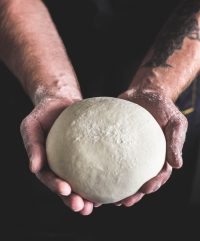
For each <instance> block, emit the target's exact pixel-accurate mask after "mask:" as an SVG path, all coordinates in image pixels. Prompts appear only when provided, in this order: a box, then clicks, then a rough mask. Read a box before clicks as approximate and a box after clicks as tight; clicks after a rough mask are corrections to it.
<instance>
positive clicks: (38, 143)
mask: <svg viewBox="0 0 200 241" xmlns="http://www.w3.org/2000/svg"><path fill="white" fill-rule="evenodd" d="M20 132H21V135H22V139H23V142H24V146H25V148H26V152H27V155H28V158H29V161H30V170H31V172H33V173H37V172H39V171H40V170H41V169H42V167H43V166H44V162H45V159H46V152H45V147H44V146H45V145H44V133H43V130H42V127H41V125H40V123H39V122H38V121H37V120H36V119H35V118H34V117H32V114H30V115H29V116H28V117H26V118H25V119H24V120H23V121H22V123H21V126H20Z"/></svg>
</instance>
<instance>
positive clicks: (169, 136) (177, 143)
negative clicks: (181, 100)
mask: <svg viewBox="0 0 200 241" xmlns="http://www.w3.org/2000/svg"><path fill="white" fill-rule="evenodd" d="M187 126H188V124H187V119H186V118H185V116H184V115H182V114H177V115H176V116H174V117H172V118H171V119H170V120H169V122H168V124H167V126H166V128H165V136H166V141H167V153H166V159H167V161H168V162H169V164H170V165H171V166H172V167H173V168H180V167H181V166H182V164H183V160H182V148H183V144H184V141H185V136H186V131H187Z"/></svg>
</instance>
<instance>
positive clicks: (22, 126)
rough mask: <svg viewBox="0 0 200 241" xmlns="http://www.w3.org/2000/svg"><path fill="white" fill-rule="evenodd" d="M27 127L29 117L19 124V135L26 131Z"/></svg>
mask: <svg viewBox="0 0 200 241" xmlns="http://www.w3.org/2000/svg"><path fill="white" fill-rule="evenodd" d="M28 126H29V116H27V117H26V118H25V119H23V120H22V122H21V124H20V132H21V134H23V133H24V130H26V129H27V128H28Z"/></svg>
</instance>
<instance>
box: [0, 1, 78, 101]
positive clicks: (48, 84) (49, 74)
mask: <svg viewBox="0 0 200 241" xmlns="http://www.w3.org/2000/svg"><path fill="white" fill-rule="evenodd" d="M0 58H1V59H2V60H3V61H4V62H5V64H6V65H7V66H8V68H9V69H10V70H11V71H12V72H13V73H14V74H15V75H16V76H17V78H18V79H19V80H20V82H21V84H22V86H23V87H24V89H25V91H26V92H27V94H28V95H29V96H30V97H31V99H32V101H33V103H34V104H37V103H38V102H39V101H40V99H42V98H43V97H44V96H45V95H48V96H54V95H56V96H58V97H69V98H72V99H80V98H81V94H80V89H79V85H78V82H77V79H76V75H75V73H74V70H73V68H72V66H71V63H70V60H69V58H68V57H67V53H66V51H65V48H64V46H63V43H62V41H61V39H60V37H59V35H58V33H57V31H56V28H55V26H54V24H53V22H52V20H51V17H50V16H49V13H48V10H47V9H46V7H45V6H44V4H43V3H42V1H40V0H15V1H13V0H0Z"/></svg>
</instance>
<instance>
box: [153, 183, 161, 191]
mask: <svg viewBox="0 0 200 241" xmlns="http://www.w3.org/2000/svg"><path fill="white" fill-rule="evenodd" d="M160 187H161V185H160V184H159V185H157V186H156V187H155V188H154V189H153V192H156V191H158V189H159V188H160Z"/></svg>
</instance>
